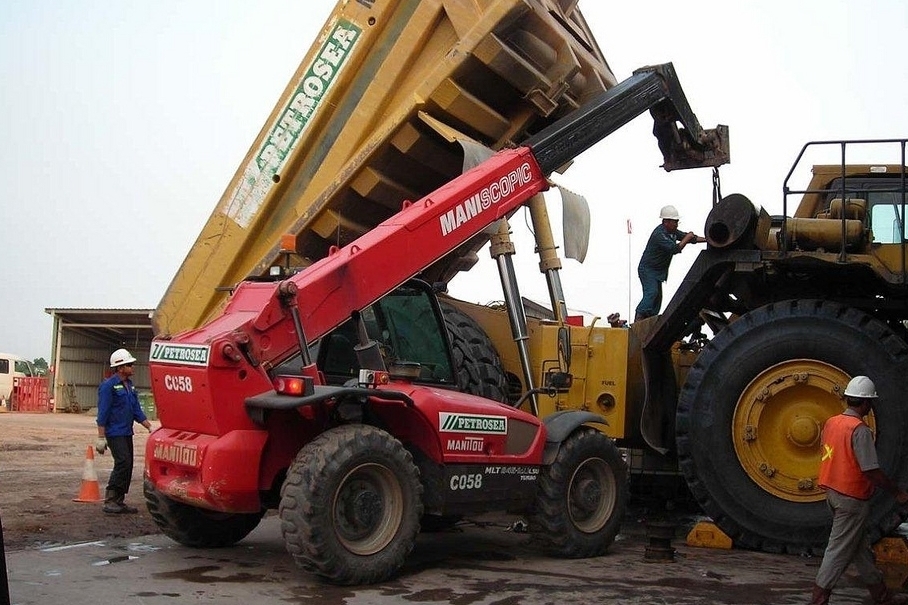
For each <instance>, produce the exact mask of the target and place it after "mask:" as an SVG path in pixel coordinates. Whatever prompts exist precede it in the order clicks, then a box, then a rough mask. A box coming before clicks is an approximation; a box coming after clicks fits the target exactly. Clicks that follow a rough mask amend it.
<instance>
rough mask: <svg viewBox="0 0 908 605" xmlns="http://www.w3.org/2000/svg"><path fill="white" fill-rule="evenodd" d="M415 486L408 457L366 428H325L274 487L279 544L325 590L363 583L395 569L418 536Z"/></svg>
mask: <svg viewBox="0 0 908 605" xmlns="http://www.w3.org/2000/svg"><path fill="white" fill-rule="evenodd" d="M422 511H423V504H422V485H421V484H420V482H419V470H418V469H417V468H416V465H415V464H413V458H412V457H411V455H410V453H409V452H408V451H407V450H406V449H404V447H403V445H401V443H400V442H399V441H398V440H397V439H395V438H394V437H392V436H391V435H389V434H388V433H387V432H385V431H383V430H381V429H378V428H376V427H373V426H369V425H364V424H363V425H361V424H351V425H344V426H339V427H336V428H333V429H331V430H328V431H326V432H325V433H322V434H321V435H319V436H318V437H317V438H315V439H314V440H313V441H311V442H310V443H308V444H307V445H306V446H305V447H303V449H302V450H300V452H299V453H298V454H297V456H296V459H295V460H294V461H293V464H292V465H291V466H290V470H289V471H288V472H287V479H286V481H285V482H284V485H283V487H282V489H281V503H280V507H279V515H280V519H281V533H282V534H283V536H284V543H285V545H286V547H287V550H288V551H289V552H290V555H291V556H292V557H293V559H294V561H295V562H296V563H297V565H299V566H300V567H302V568H303V569H305V570H307V571H311V572H313V573H315V574H317V575H319V576H321V577H322V578H324V579H325V580H327V581H328V582H331V583H332V584H341V585H354V584H371V583H374V582H380V581H382V580H385V579H387V578H388V577H390V576H391V575H392V574H394V573H395V572H396V571H397V570H398V569H399V568H400V567H401V566H402V565H403V564H404V561H405V559H406V558H407V556H408V555H409V554H410V551H411V550H412V549H413V545H414V543H415V541H416V535H417V534H418V533H419V519H420V517H421V516H422Z"/></svg>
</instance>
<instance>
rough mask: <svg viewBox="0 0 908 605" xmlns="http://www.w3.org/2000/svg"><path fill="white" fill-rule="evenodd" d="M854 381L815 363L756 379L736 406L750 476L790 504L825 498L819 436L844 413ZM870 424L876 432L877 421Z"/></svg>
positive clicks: (779, 368) (738, 437) (793, 364)
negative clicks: (847, 389) (831, 420)
mask: <svg viewBox="0 0 908 605" xmlns="http://www.w3.org/2000/svg"><path fill="white" fill-rule="evenodd" d="M849 380H850V376H849V375H848V374H846V373H845V372H843V371H842V370H840V369H839V368H837V367H835V366H832V365H829V364H827V363H824V362H822V361H817V360H814V359H795V360H791V361H786V362H783V363H780V364H778V365H774V366H772V367H771V368H768V369H766V370H764V371H763V372H761V373H760V374H759V375H758V376H757V377H756V378H754V379H753V380H752V381H751V383H750V384H749V385H747V388H745V389H744V392H743V393H742V394H741V397H740V398H739V399H738V404H737V406H735V415H734V419H733V421H732V433H733V438H734V445H735V453H736V454H737V456H738V461H739V462H740V463H741V466H742V467H743V468H744V471H745V472H746V473H747V475H748V476H749V477H750V478H751V479H753V481H754V482H755V483H756V484H757V485H759V486H760V487H761V488H763V489H764V490H766V491H767V492H769V493H770V494H772V495H774V496H777V497H779V498H782V499H784V500H788V501H790V502H816V501H818V500H822V499H823V492H822V490H821V489H820V488H819V486H818V485H817V475H818V468H819V464H820V449H821V448H820V433H821V431H822V429H823V424H824V423H825V422H826V419H827V418H829V417H830V416H833V415H835V414H839V413H841V412H842V410H843V409H845V400H844V399H843V396H842V392H843V391H844V390H845V385H846V384H848V381H849ZM868 424H870V426H871V428H875V427H874V424H873V418H872V417H870V418H868Z"/></svg>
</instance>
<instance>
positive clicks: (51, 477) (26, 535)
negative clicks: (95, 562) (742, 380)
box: [0, 413, 158, 552]
mask: <svg viewBox="0 0 908 605" xmlns="http://www.w3.org/2000/svg"><path fill="white" fill-rule="evenodd" d="M152 426H154V427H156V426H157V423H156V422H154V421H152ZM135 429H136V435H135V439H134V442H135V451H136V455H135V466H134V469H133V474H132V485H131V487H130V490H129V495H128V496H127V497H126V502H127V503H129V504H131V505H132V506H135V507H136V508H138V509H139V512H138V513H137V514H135V515H106V514H104V513H103V512H102V511H101V507H102V506H103V505H102V504H101V503H82V502H73V499H74V498H76V497H78V496H79V492H80V488H81V485H82V476H83V471H84V469H85V461H86V457H87V456H86V450H87V449H88V447H89V446H93V444H94V442H95V438H96V437H97V429H96V427H95V420H94V414H93V413H88V414H25V413H2V414H0V522H2V524H3V539H4V543H5V547H6V551H7V552H10V551H15V550H21V549H24V548H33V547H43V546H52V545H56V544H63V543H74V542H83V541H91V540H100V539H105V538H119V537H129V536H141V535H146V534H153V533H158V531H157V528H156V526H155V524H154V522H153V521H152V520H151V516H150V515H149V514H148V511H147V509H146V508H145V505H144V498H143V496H142V469H143V468H144V464H145V442H146V440H147V438H148V433H147V432H146V431H145V429H144V428H142V427H141V426H139V425H135ZM94 467H95V471H96V473H97V476H98V482H99V488H100V492H101V495H102V496H103V494H104V488H105V487H106V485H107V478H108V475H109V474H110V471H111V469H112V468H113V459H112V458H111V456H110V453H109V452H108V453H107V454H105V455H103V456H102V455H100V454H97V453H94Z"/></svg>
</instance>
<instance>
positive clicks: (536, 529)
mask: <svg viewBox="0 0 908 605" xmlns="http://www.w3.org/2000/svg"><path fill="white" fill-rule="evenodd" d="M538 481H539V485H538V490H539V491H538V496H537V501H536V509H535V512H534V515H533V518H532V521H531V526H530V530H531V531H532V532H533V533H534V539H535V541H536V542H537V543H538V544H539V545H540V546H541V548H542V550H543V551H545V552H546V553H548V554H550V555H553V556H556V557H562V558H567V559H579V558H586V557H596V556H599V555H601V554H604V553H605V552H606V550H608V547H609V546H611V544H612V542H614V541H615V536H617V535H618V530H619V529H620V528H621V522H622V521H623V519H624V513H625V510H626V509H627V495H628V486H627V465H626V464H625V462H624V460H623V459H622V458H621V453H620V452H619V451H618V448H617V447H616V446H615V442H614V441H612V440H611V439H609V438H608V437H607V436H606V435H604V434H603V433H602V432H600V431H598V430H596V429H593V428H590V427H587V426H582V427H580V428H578V429H577V430H576V431H574V432H573V433H571V435H570V436H569V437H568V438H567V439H565V441H564V442H563V443H562V444H561V448H560V449H559V450H558V455H557V457H556V458H555V461H554V462H553V463H552V464H550V465H549V466H546V467H543V468H542V470H541V471H540V473H539V479H538Z"/></svg>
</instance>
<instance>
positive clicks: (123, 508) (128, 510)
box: [117, 495, 139, 515]
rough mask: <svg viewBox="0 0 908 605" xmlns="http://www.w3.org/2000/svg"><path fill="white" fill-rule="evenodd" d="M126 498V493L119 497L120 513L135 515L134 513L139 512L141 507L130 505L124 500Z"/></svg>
mask: <svg viewBox="0 0 908 605" xmlns="http://www.w3.org/2000/svg"><path fill="white" fill-rule="evenodd" d="M125 499H126V496H125V495H120V496H119V497H118V498H117V504H119V505H120V513H121V514H127V515H134V514H136V513H137V512H139V509H137V508H136V507H134V506H129V505H128V504H126V502H124V500H125Z"/></svg>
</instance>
